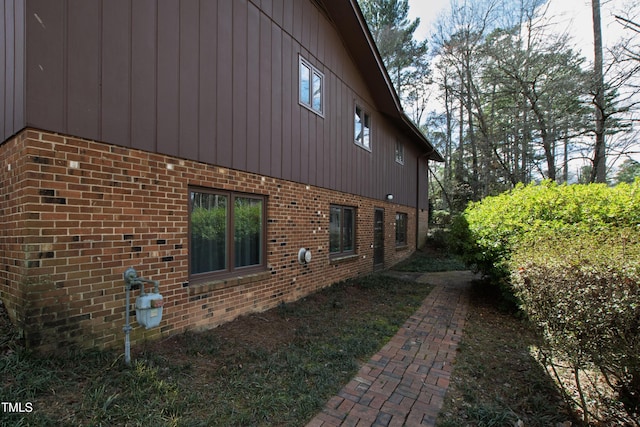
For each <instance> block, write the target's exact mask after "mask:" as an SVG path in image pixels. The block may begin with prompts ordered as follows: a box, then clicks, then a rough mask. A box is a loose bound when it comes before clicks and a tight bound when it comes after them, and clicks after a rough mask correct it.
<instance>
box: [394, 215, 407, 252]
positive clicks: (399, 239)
mask: <svg viewBox="0 0 640 427" xmlns="http://www.w3.org/2000/svg"><path fill="white" fill-rule="evenodd" d="M406 244H407V214H405V213H397V214H396V245H406Z"/></svg>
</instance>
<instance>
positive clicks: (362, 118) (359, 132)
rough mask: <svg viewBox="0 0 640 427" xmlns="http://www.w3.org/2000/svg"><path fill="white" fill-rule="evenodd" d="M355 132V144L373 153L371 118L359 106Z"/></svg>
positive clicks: (356, 113) (355, 119) (355, 118)
mask: <svg viewBox="0 0 640 427" xmlns="http://www.w3.org/2000/svg"><path fill="white" fill-rule="evenodd" d="M353 130H354V135H353V138H354V141H355V143H356V144H357V145H359V146H360V147H362V148H364V149H365V150H369V151H371V116H370V115H369V113H367V112H366V111H365V110H364V109H363V108H362V107H360V106H359V105H357V104H356V111H355V116H354V126H353Z"/></svg>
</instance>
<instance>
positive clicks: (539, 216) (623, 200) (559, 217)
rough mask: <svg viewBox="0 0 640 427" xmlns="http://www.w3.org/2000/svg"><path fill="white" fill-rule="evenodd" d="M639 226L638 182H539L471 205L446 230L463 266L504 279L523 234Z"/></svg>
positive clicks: (524, 235) (518, 187)
mask: <svg viewBox="0 0 640 427" xmlns="http://www.w3.org/2000/svg"><path fill="white" fill-rule="evenodd" d="M639 223H640V180H636V181H635V183H633V184H620V185H618V186H616V187H613V188H612V187H607V186H606V185H605V184H589V185H566V184H563V185H559V184H557V183H554V182H552V181H544V182H542V183H540V184H530V185H526V186H525V185H522V184H520V185H518V186H516V187H515V188H514V189H513V190H511V191H508V192H506V193H503V194H500V195H498V196H493V197H487V198H485V199H483V200H482V201H479V202H475V203H471V204H470V205H469V206H468V207H467V209H466V210H465V211H464V214H463V217H462V218H460V219H458V220H457V221H456V222H455V223H454V225H453V227H452V230H453V231H454V233H456V237H457V239H458V240H459V241H460V243H459V244H458V248H459V250H460V251H461V252H462V255H463V256H464V258H465V260H466V261H467V262H468V263H469V264H475V265H476V266H477V267H478V269H479V270H480V271H482V272H483V273H485V274H489V275H493V276H497V277H504V276H508V261H509V258H510V254H511V252H512V250H513V248H514V247H516V246H517V245H518V242H519V241H521V240H522V239H524V238H525V237H526V236H527V234H529V233H540V232H546V231H553V232H563V231H567V230H575V229H579V230H584V231H591V232H596V231H603V230H611V229H615V228H618V227H628V226H635V225H636V224H639Z"/></svg>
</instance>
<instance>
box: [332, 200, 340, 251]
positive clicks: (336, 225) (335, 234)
mask: <svg viewBox="0 0 640 427" xmlns="http://www.w3.org/2000/svg"><path fill="white" fill-rule="evenodd" d="M340 212H341V209H340V208H338V207H333V206H332V207H331V212H330V214H329V252H340Z"/></svg>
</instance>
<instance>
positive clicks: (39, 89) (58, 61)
mask: <svg viewBox="0 0 640 427" xmlns="http://www.w3.org/2000/svg"><path fill="white" fill-rule="evenodd" d="M26 5H27V8H26V14H25V15H26V16H25V20H26V21H25V22H26V23H27V24H26V25H27V28H26V43H27V49H26V63H27V69H26V74H27V80H26V124H27V125H32V126H37V127H40V128H43V129H51V130H58V131H62V132H65V131H66V126H65V111H66V106H65V101H66V96H65V89H66V79H65V67H64V61H63V58H64V53H65V35H66V31H65V25H66V24H65V21H66V17H65V13H66V2H64V1H51V0H29V1H28V2H27V3H26Z"/></svg>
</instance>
